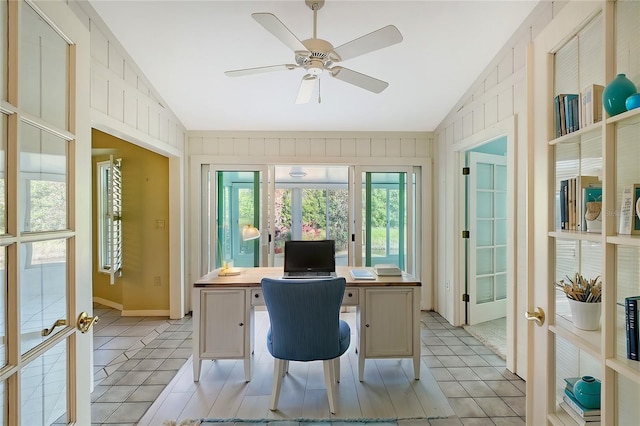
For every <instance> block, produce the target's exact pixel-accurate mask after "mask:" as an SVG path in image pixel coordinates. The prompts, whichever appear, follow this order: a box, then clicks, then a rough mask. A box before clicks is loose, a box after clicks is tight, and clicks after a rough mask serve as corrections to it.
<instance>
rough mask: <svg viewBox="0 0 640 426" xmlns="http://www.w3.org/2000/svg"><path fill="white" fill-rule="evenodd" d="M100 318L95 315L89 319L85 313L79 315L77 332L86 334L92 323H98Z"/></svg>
mask: <svg viewBox="0 0 640 426" xmlns="http://www.w3.org/2000/svg"><path fill="white" fill-rule="evenodd" d="M99 320H100V318H99V317H98V316H97V315H96V316H95V317H90V316H89V314H87V313H86V312H82V313H80V315H79V316H78V330H80V331H81V332H82V333H86V332H87V331H89V329H90V328H91V327H92V326H93V324H94V323H96V322H98V321H99Z"/></svg>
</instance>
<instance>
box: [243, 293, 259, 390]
mask: <svg viewBox="0 0 640 426" xmlns="http://www.w3.org/2000/svg"><path fill="white" fill-rule="evenodd" d="M245 300H246V306H245V312H246V314H245V319H244V321H245V324H247V325H246V326H245V328H244V330H243V333H244V347H245V350H244V380H245V382H247V383H249V382H250V381H251V355H253V350H254V344H255V331H254V330H255V328H256V315H255V309H254V307H253V306H252V305H251V291H249V290H248V289H247V290H246V298H245Z"/></svg>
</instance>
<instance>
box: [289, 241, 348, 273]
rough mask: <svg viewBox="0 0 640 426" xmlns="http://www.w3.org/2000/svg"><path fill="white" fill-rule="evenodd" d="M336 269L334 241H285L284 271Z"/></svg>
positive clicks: (325, 270) (328, 270)
mask: <svg viewBox="0 0 640 426" xmlns="http://www.w3.org/2000/svg"><path fill="white" fill-rule="evenodd" d="M335 270H336V242H335V241H334V240H319V241H298V240H294V241H285V243H284V272H334V271H335Z"/></svg>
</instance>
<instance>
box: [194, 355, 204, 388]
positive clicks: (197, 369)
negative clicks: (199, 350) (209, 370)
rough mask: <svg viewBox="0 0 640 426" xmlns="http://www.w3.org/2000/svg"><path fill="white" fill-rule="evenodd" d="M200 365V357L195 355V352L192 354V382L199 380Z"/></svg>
mask: <svg viewBox="0 0 640 426" xmlns="http://www.w3.org/2000/svg"><path fill="white" fill-rule="evenodd" d="M200 367H202V360H201V359H200V357H198V356H196V354H195V353H194V354H193V381H194V382H199V381H200Z"/></svg>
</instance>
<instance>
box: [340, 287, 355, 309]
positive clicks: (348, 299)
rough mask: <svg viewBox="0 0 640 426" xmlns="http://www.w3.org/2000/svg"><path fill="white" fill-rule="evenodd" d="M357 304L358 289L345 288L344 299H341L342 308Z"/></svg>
mask: <svg viewBox="0 0 640 426" xmlns="http://www.w3.org/2000/svg"><path fill="white" fill-rule="evenodd" d="M357 304H358V289H357V288H353V287H347V288H346V289H345V290H344V297H343V298H342V306H355V305H357Z"/></svg>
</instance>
